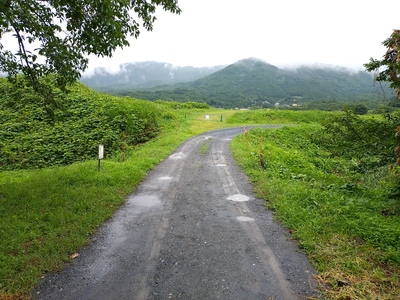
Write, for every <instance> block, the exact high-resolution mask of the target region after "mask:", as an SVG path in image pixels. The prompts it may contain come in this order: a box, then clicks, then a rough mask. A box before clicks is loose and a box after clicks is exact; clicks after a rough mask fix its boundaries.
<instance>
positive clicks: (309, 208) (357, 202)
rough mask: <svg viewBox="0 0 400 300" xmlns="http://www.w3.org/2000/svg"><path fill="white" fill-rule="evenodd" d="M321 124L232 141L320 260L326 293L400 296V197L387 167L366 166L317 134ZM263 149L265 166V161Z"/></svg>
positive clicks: (263, 191) (259, 186)
mask: <svg viewBox="0 0 400 300" xmlns="http://www.w3.org/2000/svg"><path fill="white" fill-rule="evenodd" d="M313 134H314V135H318V134H320V127H319V125H314V124H310V125H301V126H298V127H286V128H283V129H276V130H252V131H251V133H249V134H247V135H242V136H240V137H237V138H236V139H235V140H234V141H233V143H232V148H233V152H234V155H235V157H236V159H237V161H238V162H239V164H240V165H241V166H242V167H243V168H244V170H245V171H246V173H247V174H248V175H249V176H250V178H251V180H252V181H253V183H254V185H255V191H256V193H257V196H258V197H260V198H261V199H265V201H266V205H267V206H268V207H269V208H270V209H273V210H274V211H275V212H276V217H277V218H278V219H279V220H281V221H282V222H283V223H284V224H285V226H287V228H288V229H289V230H290V231H291V232H292V233H293V236H294V237H295V238H296V239H297V240H298V241H299V245H300V247H301V248H302V249H304V251H305V252H306V253H307V254H308V256H309V257H310V259H311V261H312V262H313V263H314V265H315V266H316V267H317V269H318V271H319V272H320V275H319V277H318V279H319V280H320V282H321V286H324V285H329V287H330V289H326V290H325V295H326V297H327V298H328V299H398V297H400V288H399V287H400V278H399V274H400V202H399V201H398V199H396V200H393V199H389V198H388V193H387V191H389V190H390V185H391V179H390V176H394V175H393V174H388V171H387V167H383V168H376V169H374V170H370V171H369V172H364V173H362V174H360V173H357V172H356V171H355V169H356V168H354V166H353V164H356V162H354V161H352V160H346V159H342V158H340V157H336V158H333V157H331V154H330V153H329V152H328V151H327V150H326V149H325V147H324V145H318V144H315V143H313V142H312V140H313V138H312V136H313ZM260 136H261V137H262V140H263V144H262V154H263V157H264V160H265V166H264V168H262V167H261V166H260V165H259V159H258V157H259V155H260V150H259V149H260V147H259V140H260Z"/></svg>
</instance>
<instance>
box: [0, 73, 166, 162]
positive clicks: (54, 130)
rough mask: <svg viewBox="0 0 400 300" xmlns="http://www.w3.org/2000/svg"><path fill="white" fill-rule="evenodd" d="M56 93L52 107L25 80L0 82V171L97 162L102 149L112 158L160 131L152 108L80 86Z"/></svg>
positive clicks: (142, 103) (55, 91) (154, 108)
mask: <svg viewBox="0 0 400 300" xmlns="http://www.w3.org/2000/svg"><path fill="white" fill-rule="evenodd" d="M53 93H54V95H55V99H54V100H55V102H54V103H53V104H52V105H51V106H49V105H48V104H46V103H44V102H43V100H42V99H41V98H40V97H39V96H38V95H37V94H35V93H34V91H33V89H32V88H31V87H29V86H28V85H26V83H25V82H24V80H23V79H19V81H18V82H17V84H14V85H13V84H10V83H9V82H7V81H6V80H5V79H3V80H1V81H0V169H18V168H42V167H47V166H53V165H65V164H70V163H73V162H76V161H82V160H86V159H93V158H96V157H97V147H98V145H99V144H100V143H101V144H104V147H105V151H106V154H107V155H109V156H110V155H113V154H114V153H115V152H116V151H119V150H121V147H122V143H125V144H127V145H136V144H138V143H143V142H146V141H148V140H149V139H151V138H153V137H155V136H156V135H157V133H158V131H159V125H158V122H157V116H158V113H159V110H158V108H157V106H156V105H155V104H153V103H151V102H148V101H140V100H134V99H130V98H118V97H114V96H108V95H102V94H99V93H96V92H94V91H92V90H90V89H88V88H86V87H85V86H83V85H81V84H78V83H77V84H75V85H74V86H72V87H71V89H70V91H69V92H68V93H61V91H57V90H56V89H54V90H53ZM49 112H50V113H49Z"/></svg>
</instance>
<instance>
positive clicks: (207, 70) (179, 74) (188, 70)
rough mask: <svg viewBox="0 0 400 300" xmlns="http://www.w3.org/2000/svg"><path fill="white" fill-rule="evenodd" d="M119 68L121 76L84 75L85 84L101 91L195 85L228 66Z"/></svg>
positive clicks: (156, 64)
mask: <svg viewBox="0 0 400 300" xmlns="http://www.w3.org/2000/svg"><path fill="white" fill-rule="evenodd" d="M119 67H120V70H119V71H118V72H117V73H110V72H108V71H107V69H106V68H96V69H95V70H94V73H93V74H91V75H85V74H84V76H83V77H82V78H81V82H82V83H84V84H86V85H88V86H89V87H91V88H93V89H95V90H98V91H108V92H109V91H118V90H132V89H138V88H140V89H147V88H152V87H155V86H160V85H168V84H175V83H178V82H187V81H193V80H196V79H199V78H202V77H205V76H207V75H209V74H212V73H214V72H216V71H218V70H221V69H222V68H224V66H215V67H204V68H195V67H177V66H174V65H172V64H168V63H160V62H154V61H147V62H137V63H126V64H122V65H120V66H119Z"/></svg>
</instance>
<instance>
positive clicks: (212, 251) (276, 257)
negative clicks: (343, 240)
mask: <svg viewBox="0 0 400 300" xmlns="http://www.w3.org/2000/svg"><path fill="white" fill-rule="evenodd" d="M242 131H243V129H242V128H234V129H224V130H218V131H213V132H208V133H206V134H203V135H199V136H197V137H194V138H192V139H190V140H188V141H186V142H185V143H183V144H182V145H181V146H180V147H179V148H178V149H177V150H176V151H175V152H174V153H172V155H171V156H170V157H169V158H168V159H166V160H164V161H163V162H162V163H161V164H159V165H158V166H157V167H156V168H155V169H153V170H152V171H151V172H149V174H148V176H147V178H146V179H145V180H144V181H143V182H142V184H141V185H140V186H139V187H138V188H137V189H136V191H135V192H134V193H133V194H131V195H130V196H129V197H128V199H127V201H126V203H125V204H124V205H123V206H122V207H121V208H120V209H119V210H118V211H117V212H116V213H115V215H114V217H113V218H112V219H111V220H110V221H109V222H107V223H106V224H105V225H104V226H103V227H102V228H101V230H100V231H99V233H98V234H97V235H96V236H95V237H94V241H93V243H91V245H89V246H88V247H86V248H84V249H82V251H81V253H80V255H79V257H77V258H76V259H75V260H74V262H73V263H72V264H70V265H69V266H68V267H67V268H66V269H65V270H64V271H62V272H60V273H57V274H50V275H48V276H47V277H45V278H44V280H43V282H42V284H41V285H40V286H39V287H38V288H37V290H36V291H35V292H34V295H33V296H34V297H33V298H34V299H76V300H78V299H79V300H81V299H93V300H106V299H118V300H122V299H138V300H139V299H140V300H142V299H143V300H145V299H202V300H203V299H204V300H205V299H305V298H306V297H307V296H315V291H314V286H315V283H314V281H313V279H312V277H313V274H314V273H315V271H314V270H313V268H312V266H311V265H310V263H309V261H308V259H307V257H306V256H305V255H303V254H302V253H299V252H298V249H297V247H296V244H295V242H293V241H292V240H291V238H290V235H289V234H288V233H287V231H285V230H284V229H283V228H281V227H280V226H279V225H278V224H276V223H275V222H274V221H273V216H272V214H271V213H270V212H268V211H266V210H265V206H264V203H263V202H262V201H261V200H258V199H255V198H254V195H253V194H252V187H251V186H250V184H249V183H248V180H247V178H246V177H245V175H244V174H243V172H242V171H241V170H240V169H239V168H238V166H237V165H236V164H235V162H234V160H233V158H232V155H231V153H230V150H229V141H230V140H231V139H232V138H233V137H234V136H235V135H237V134H239V133H241V132H242ZM204 144H206V145H204ZM202 146H203V147H202ZM206 147H207V148H206ZM200 148H201V149H200ZM204 149H207V151H206V152H205V151H204ZM204 152H205V153H204Z"/></svg>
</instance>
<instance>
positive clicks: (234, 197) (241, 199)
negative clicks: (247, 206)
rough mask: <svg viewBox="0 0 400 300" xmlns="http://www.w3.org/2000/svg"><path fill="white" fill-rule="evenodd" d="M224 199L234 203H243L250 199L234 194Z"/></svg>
mask: <svg viewBox="0 0 400 300" xmlns="http://www.w3.org/2000/svg"><path fill="white" fill-rule="evenodd" d="M226 199H227V200H231V201H234V202H245V201H249V200H250V197H248V196H246V195H242V194H235V195H232V196H229V197H227V198H226Z"/></svg>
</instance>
